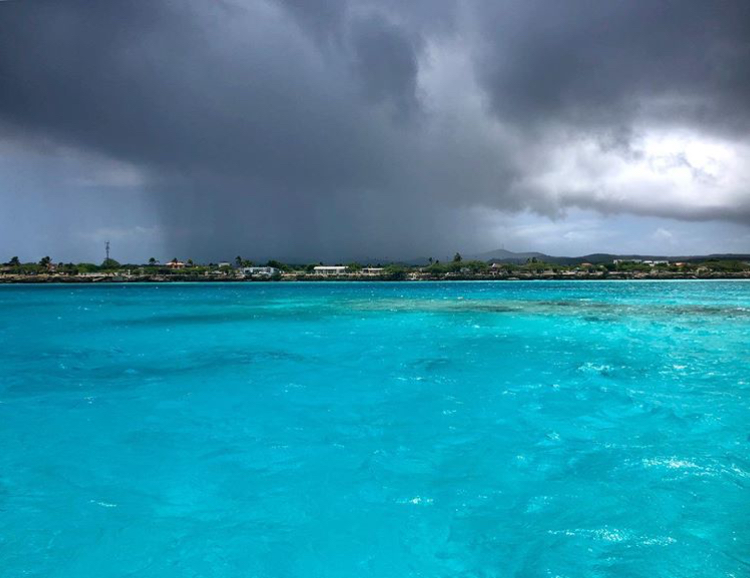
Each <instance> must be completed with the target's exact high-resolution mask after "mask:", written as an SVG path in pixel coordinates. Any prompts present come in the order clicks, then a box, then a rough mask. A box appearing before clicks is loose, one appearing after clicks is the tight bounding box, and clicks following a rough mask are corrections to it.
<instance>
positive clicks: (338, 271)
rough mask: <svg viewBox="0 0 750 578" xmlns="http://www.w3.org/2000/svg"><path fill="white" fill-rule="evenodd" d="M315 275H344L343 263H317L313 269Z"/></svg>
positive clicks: (344, 267)
mask: <svg viewBox="0 0 750 578" xmlns="http://www.w3.org/2000/svg"><path fill="white" fill-rule="evenodd" d="M313 272H314V273H315V274H316V275H323V276H325V277H330V276H334V275H346V266H345V265H318V266H316V267H315V268H314V269H313Z"/></svg>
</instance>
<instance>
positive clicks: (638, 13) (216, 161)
mask: <svg viewBox="0 0 750 578" xmlns="http://www.w3.org/2000/svg"><path fill="white" fill-rule="evenodd" d="M749 20H750V18H749V12H748V8H747V5H746V4H745V3H743V2H728V3H716V4H711V3H707V2H679V3H664V2H662V3H656V2H606V3H605V2H564V3H562V2H551V1H550V2H526V1H524V2H503V3H496V2H486V3H484V4H482V3H477V4H464V3H456V2H449V1H444V2H437V1H434V2H433V1H430V2H411V3H403V2H396V1H392V2H391V1H383V2H356V1H352V2H345V1H343V0H305V1H302V0H297V1H295V0H280V1H278V2H271V1H247V2H232V1H230V0H224V1H223V2H220V3H206V2H184V3H177V2H168V1H166V0H162V1H159V0H149V1H146V0H133V1H128V2H114V1H112V2H109V1H106V2H86V1H68V0H66V1H62V2H60V1H55V2H53V1H47V2H45V1H37V0H34V1H27V2H6V3H2V4H0V79H2V80H1V81H0V82H2V85H0V122H2V126H3V128H4V134H5V136H6V138H9V139H21V138H22V139H23V140H24V142H29V141H33V140H34V139H37V141H38V142H49V141H52V142H55V143H59V144H61V145H65V146H70V147H76V148H77V149H80V150H83V151H90V152H91V153H95V154H96V155H98V156H106V157H109V158H112V159H116V160H118V161H121V162H125V163H129V164H130V165H132V166H134V167H136V168H137V169H138V170H139V171H141V173H142V174H143V176H144V184H143V185H142V187H143V188H146V189H148V192H149V195H150V198H151V199H152V202H153V203H154V207H155V210H156V211H157V213H158V215H159V216H160V220H161V222H162V223H163V227H164V231H165V233H166V234H167V236H168V246H169V247H170V249H171V250H172V251H175V252H177V251H180V252H186V251H187V252H190V254H191V255H193V256H194V257H197V258H215V257H216V256H217V255H219V254H227V253H228V252H231V253H233V252H236V251H240V250H242V251H245V252H248V251H249V252H255V253H258V254H264V255H268V254H271V253H273V254H278V255H284V256H286V255H289V256H292V255H303V254H304V255H305V256H312V255H314V254H319V255H321V256H328V255H372V256H387V255H389V254H390V255H393V256H398V255H396V254H395V253H396V252H397V251H398V252H400V254H401V255H404V254H406V255H409V254H411V253H419V252H420V251H423V250H425V249H426V248H427V247H431V246H437V247H439V248H442V247H443V246H444V247H446V248H447V247H449V246H450V245H451V244H453V246H455V245H456V244H457V243H459V242H472V241H476V240H477V237H479V236H481V234H482V231H481V230H479V229H478V228H477V226H476V223H472V222H467V220H466V217H465V216H461V215H460V213H458V212H457V211H458V209H460V208H462V207H463V208H467V207H472V206H484V207H489V208H496V209H501V210H511V211H518V210H523V209H531V210H533V211H536V212H539V213H541V214H547V215H552V216H554V215H559V214H560V212H561V211H563V210H564V209H565V208H566V207H584V208H593V209H598V210H601V211H604V212H629V213H635V214H644V215H660V216H667V217H675V218H680V219H698V220H700V219H715V218H718V219H728V220H735V221H741V222H745V221H748V220H750V217H749V215H750V209H749V207H750V200H748V193H747V190H740V189H737V188H736V186H735V184H734V183H735V181H739V180H741V179H739V178H735V179H734V180H732V182H731V183H729V184H721V186H720V187H719V185H716V186H714V187H713V188H712V187H711V186H706V191H707V192H706V194H707V195H716V196H717V198H716V200H715V202H695V199H694V198H686V199H685V202H684V203H683V204H679V203H678V204H677V205H676V204H675V199H676V198H678V197H676V196H675V195H678V194H679V192H676V191H677V189H676V188H674V187H672V188H671V189H669V190H661V189H659V188H658V187H659V181H655V182H645V183H644V182H643V180H642V178H641V177H640V176H638V174H636V176H635V177H632V178H631V177H628V178H629V179H630V180H629V181H628V183H630V182H631V181H632V182H633V183H635V184H634V185H628V186H632V187H639V188H637V189H627V190H625V189H624V190H623V191H615V193H612V194H610V191H609V188H610V187H611V186H612V183H620V182H621V181H622V179H621V178H619V177H618V178H614V177H613V175H615V176H617V175H619V174H620V173H622V171H626V169H627V170H629V169H628V167H629V166H630V164H629V163H631V164H632V163H637V162H641V163H643V162H646V161H649V162H651V161H650V160H649V158H647V157H648V156H649V155H650V154H652V153H651V152H649V150H647V148H644V147H643V146H640V145H639V144H638V143H639V140H638V139H639V138H640V137H641V136H642V134H643V133H644V131H648V130H650V129H652V128H666V129H670V128H674V127H677V128H680V129H684V130H687V131H689V132H690V133H691V134H694V135H696V134H697V135H698V136H701V135H708V136H711V135H713V136H715V137H717V138H722V139H729V140H728V141H727V142H729V145H730V146H734V145H735V144H736V145H737V146H742V147H744V146H750V142H748V139H747V138H746V131H747V128H748V126H749V123H750V87H749V85H750V73H749V72H748V71H750V45H749V44H748V40H749V37H750V32H749V31H748V23H749ZM485 105H486V106H485ZM591 139H593V142H595V143H596V146H597V147H598V149H597V150H598V151H600V152H601V153H602V155H604V156H605V157H606V159H607V162H606V163H603V164H599V161H598V160H597V157H596V154H593V156H592V153H591V152H590V151H589V152H588V153H586V154H588V155H589V157H586V158H584V159H583V160H580V157H581V154H578V153H576V157H575V158H576V161H575V163H576V168H575V171H573V172H570V171H568V169H567V168H566V167H568V165H569V164H570V160H569V158H568V157H565V156H564V153H565V150H566V149H567V148H574V147H575V146H577V145H576V143H585V142H588V141H589V140H591ZM581 146H583V145H581ZM587 150H588V149H587ZM561 151H562V152H561ZM670 154H671V153H670ZM674 154H680V153H679V151H678V152H677V153H674ZM561 155H562V156H561ZM554 159H557V160H554ZM623 159H624V160H623ZM644 159H646V160H644ZM620 160H622V163H624V164H622V163H621V164H622V166H621V165H620V164H617V163H619V162H620ZM657 160H658V161H659V162H662V160H660V158H659V159H657ZM686 162H687V161H686ZM690 162H693V161H690ZM555 163H556V164H555ZM652 164H653V163H652ZM663 164H664V163H663V162H662V165H663ZM662 165H659V166H660V167H661V166H662ZM623 167H624V168H623ZM694 168H695V169H696V171H698V172H700V171H702V170H704V169H703V168H702V167H701V166H696V167H694ZM667 169H668V167H667V168H666V169H663V170H662V169H660V170H662V173H663V172H664V171H666V170H667ZM617 171H620V172H617ZM662 173H659V174H662ZM665 174H666V173H665ZM544 175H550V176H549V178H546V179H540V176H544ZM556 175H557V176H556ZM658 176H659V175H658V174H657V177H658ZM696 182H697V181H696ZM717 182H718V181H717ZM550 183H552V184H550ZM722 183H724V181H722ZM618 186H619V185H618ZM696 186H697V185H696ZM717 187H718V188H717ZM721 187H723V188H721ZM732 187H734V188H732ZM651 188H654V191H653V192H652V191H651ZM644 190H645V191H646V194H645V196H644V194H642V192H643V191H644ZM659 195H662V196H663V197H664V201H663V202H656V201H654V198H658V197H659ZM342 248H343V249H342Z"/></svg>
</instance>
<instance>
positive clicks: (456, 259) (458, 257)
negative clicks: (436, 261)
mask: <svg viewBox="0 0 750 578" xmlns="http://www.w3.org/2000/svg"><path fill="white" fill-rule="evenodd" d="M453 262H454V263H460V262H461V253H456V254H455V255H453Z"/></svg>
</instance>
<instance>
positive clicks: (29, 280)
mask: <svg viewBox="0 0 750 578" xmlns="http://www.w3.org/2000/svg"><path fill="white" fill-rule="evenodd" d="M742 280H746V281H748V280H750V273H748V272H742V273H717V272H712V273H710V274H703V275H696V274H691V275H679V274H678V275H675V274H671V275H665V274H650V275H613V274H609V275H597V274H590V275H589V274H582V275H575V276H572V275H524V276H518V275H516V276H505V277H501V276H490V275H475V276H472V275H457V276H443V277H436V276H417V277H407V278H402V279H394V278H387V277H376V276H357V275H350V276H325V277H323V276H317V277H316V276H311V275H284V276H281V277H280V278H276V279H271V278H263V277H260V278H259V277H246V278H231V277H230V278H217V277H206V276H189V275H169V276H161V275H129V276H128V275H102V276H97V277H93V276H76V275H70V276H67V275H0V285H50V284H54V285H97V284H107V285H111V284H124V285H129V284H170V283H183V284H194V283H209V284H215V283H227V284H237V283H368V282H369V283H419V282H427V283H436V282H467V281H469V282H471V281H483V282H511V283H512V282H524V281H542V282H543V281H570V282H576V281H742Z"/></svg>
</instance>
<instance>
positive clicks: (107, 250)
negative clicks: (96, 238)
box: [104, 241, 109, 262]
mask: <svg viewBox="0 0 750 578" xmlns="http://www.w3.org/2000/svg"><path fill="white" fill-rule="evenodd" d="M104 250H105V251H106V252H107V261H108V262H109V241H107V242H106V243H104Z"/></svg>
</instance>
